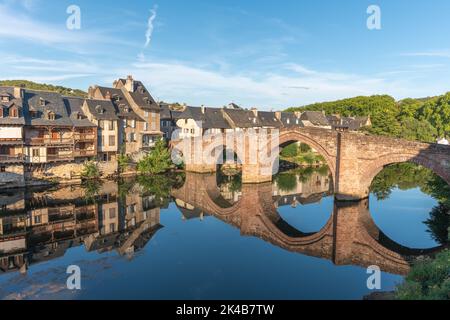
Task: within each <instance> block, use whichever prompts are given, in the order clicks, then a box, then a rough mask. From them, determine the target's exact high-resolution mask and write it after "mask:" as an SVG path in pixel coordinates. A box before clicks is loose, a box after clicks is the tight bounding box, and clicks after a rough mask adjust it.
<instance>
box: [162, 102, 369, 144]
mask: <svg viewBox="0 0 450 320" xmlns="http://www.w3.org/2000/svg"><path fill="white" fill-rule="evenodd" d="M166 116H168V115H165V117H166ZM172 116H173V118H172V119H171V120H172V122H171V124H170V125H171V128H172V131H171V132H170V133H173V130H174V129H179V131H178V135H177V137H176V138H178V139H182V138H186V137H197V136H202V135H203V134H204V133H205V132H206V131H207V130H208V132H210V133H213V134H214V133H220V132H232V131H239V130H245V129H248V128H255V129H257V128H266V129H282V128H295V127H300V128H302V127H316V128H322V129H328V130H332V129H334V130H340V131H348V130H349V131H358V130H360V129H361V128H363V127H366V126H370V125H371V122H370V117H355V118H351V117H340V116H338V115H333V116H326V115H325V113H324V112H317V111H305V112H294V113H291V112H268V111H258V110H257V109H251V110H247V109H242V108H239V107H238V106H236V105H234V104H232V105H229V106H228V107H224V108H221V109H218V108H206V107H186V108H185V109H184V111H182V112H179V111H178V112H176V113H175V114H172ZM162 119H163V118H162ZM162 127H163V126H162Z"/></svg>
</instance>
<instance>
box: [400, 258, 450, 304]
mask: <svg viewBox="0 0 450 320" xmlns="http://www.w3.org/2000/svg"><path fill="white" fill-rule="evenodd" d="M395 296H396V298H397V299H399V300H450V251H448V250H445V251H443V252H441V253H439V254H438V255H437V256H436V258H435V259H429V260H426V261H422V262H417V263H416V264H415V265H414V266H413V267H412V269H411V272H410V273H409V274H408V275H407V276H406V278H405V281H404V282H403V283H402V284H401V285H399V286H398V287H397V288H396V292H395Z"/></svg>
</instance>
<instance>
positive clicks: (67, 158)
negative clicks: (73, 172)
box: [47, 153, 74, 161]
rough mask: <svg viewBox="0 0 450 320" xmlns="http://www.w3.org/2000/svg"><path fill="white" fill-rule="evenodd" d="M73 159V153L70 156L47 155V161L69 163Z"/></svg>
mask: <svg viewBox="0 0 450 320" xmlns="http://www.w3.org/2000/svg"><path fill="white" fill-rule="evenodd" d="M73 159H74V155H73V153H70V154H48V155H47V161H71V160H73Z"/></svg>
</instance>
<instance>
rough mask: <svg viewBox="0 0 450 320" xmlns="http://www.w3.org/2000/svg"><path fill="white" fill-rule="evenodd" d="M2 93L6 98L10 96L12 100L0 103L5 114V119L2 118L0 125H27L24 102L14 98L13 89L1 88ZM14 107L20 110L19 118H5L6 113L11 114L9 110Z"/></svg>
mask: <svg viewBox="0 0 450 320" xmlns="http://www.w3.org/2000/svg"><path fill="white" fill-rule="evenodd" d="M0 92H1V93H2V94H3V95H4V96H8V97H10V99H11V100H10V101H9V102H1V101H0V108H3V112H4V115H3V117H2V118H0V124H2V125H8V124H10V125H25V117H24V108H23V101H22V99H16V98H15V97H14V88H13V87H0ZM14 105H15V106H17V107H18V108H19V109H20V112H19V117H18V118H12V117H9V116H5V113H6V112H9V109H10V108H11V107H12V106H14ZM7 110H8V111H7Z"/></svg>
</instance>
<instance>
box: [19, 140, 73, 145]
mask: <svg viewBox="0 0 450 320" xmlns="http://www.w3.org/2000/svg"><path fill="white" fill-rule="evenodd" d="M26 143H27V144H28V145H32V146H58V145H73V144H74V140H73V138H60V139H53V138H31V139H27V140H26Z"/></svg>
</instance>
